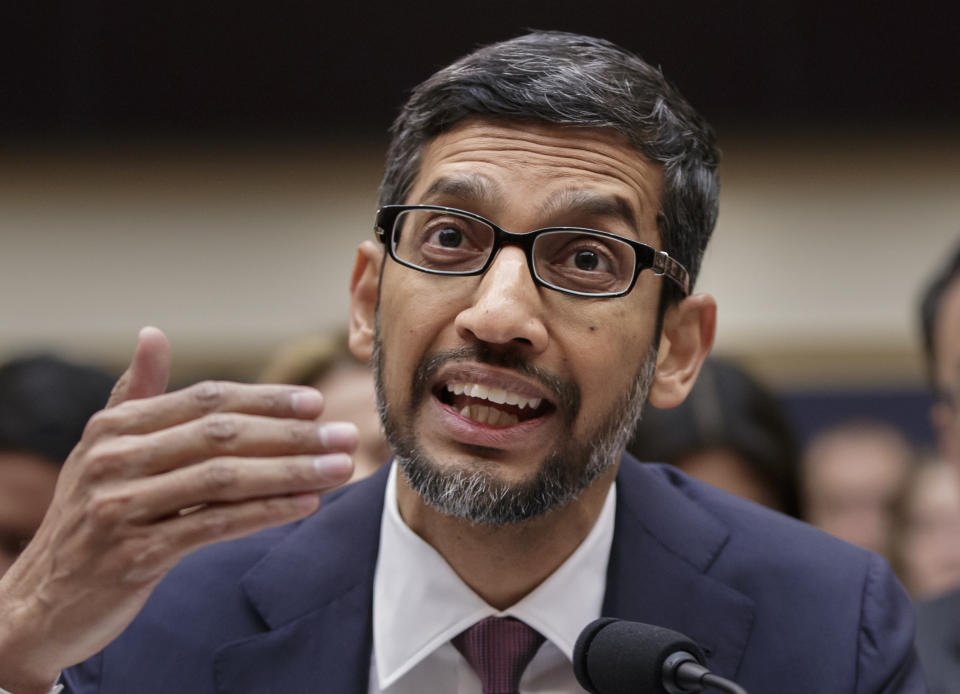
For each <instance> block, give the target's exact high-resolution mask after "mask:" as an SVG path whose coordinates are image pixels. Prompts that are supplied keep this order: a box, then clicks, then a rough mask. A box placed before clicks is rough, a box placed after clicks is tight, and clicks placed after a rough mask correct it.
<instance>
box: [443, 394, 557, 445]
mask: <svg viewBox="0 0 960 694" xmlns="http://www.w3.org/2000/svg"><path fill="white" fill-rule="evenodd" d="M428 400H429V403H430V404H429V406H428V412H427V416H428V417H431V418H432V419H433V421H435V422H437V424H438V425H439V426H438V427H437V428H438V429H439V430H440V431H441V432H444V433H446V434H447V435H448V436H449V437H450V438H452V439H453V440H455V441H456V442H458V443H463V444H468V445H473V446H482V447H484V448H495V449H501V450H506V449H518V448H521V447H530V446H531V444H532V443H533V444H534V445H536V444H535V442H532V441H531V437H532V436H534V435H535V433H536V432H537V431H538V430H539V429H541V428H543V427H545V426H547V424H549V423H550V422H552V421H553V419H554V417H555V414H556V413H555V412H549V413H547V414H545V415H542V416H540V417H537V418H535V419H528V420H526V421H523V422H517V423H516V424H511V425H509V426H505V427H492V426H488V425H486V424H481V423H480V422H475V421H473V420H472V419H470V418H468V417H464V416H463V415H462V414H460V413H459V412H457V411H456V410H455V409H454V408H452V407H450V406H449V405H446V404H444V403H442V402H440V401H439V400H438V399H437V398H436V397H434V396H433V395H432V394H431V396H430V398H429V399H428Z"/></svg>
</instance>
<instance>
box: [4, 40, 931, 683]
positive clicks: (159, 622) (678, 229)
mask: <svg viewBox="0 0 960 694" xmlns="http://www.w3.org/2000/svg"><path fill="white" fill-rule="evenodd" d="M716 167H717V150H716V148H715V145H714V137H713V134H712V132H711V130H710V128H709V127H708V126H707V124H706V123H705V122H704V121H703V120H702V119H701V118H700V116H699V115H697V113H696V112H695V111H694V110H693V109H692V108H691V107H690V105H689V104H688V103H687V102H686V101H685V100H684V99H683V98H682V97H681V96H680V95H679V94H678V93H677V91H676V90H675V89H674V88H673V87H671V86H670V85H669V84H668V83H667V82H666V81H665V80H664V78H663V76H662V75H661V73H660V72H659V70H657V69H655V68H652V67H651V66H649V65H647V64H646V63H644V62H643V61H641V60H639V59H638V58H637V57H635V56H633V55H632V54H630V53H627V52H626V51H623V50H622V49H620V48H618V47H616V46H614V45H612V44H610V43H608V42H606V41H601V40H597V39H591V38H588V37H582V36H576V35H572V34H563V33H550V32H547V33H534V34H530V35H527V36H523V37H520V38H517V39H514V40H512V41H507V42H504V43H501V44H496V45H492V46H488V47H485V48H482V49H479V50H478V51H476V52H474V53H472V54H471V55H469V56H467V57H465V58H463V59H462V60H460V61H458V62H456V63H454V64H453V65H451V66H449V67H447V68H444V69H443V70H440V71H439V72H438V73H436V74H435V75H433V76H432V77H430V78H429V79H428V80H427V81H426V82H424V83H423V84H421V85H420V86H419V87H418V88H417V89H416V90H414V92H413V94H412V96H411V98H410V100H409V101H408V102H407V104H406V106H405V107H404V108H403V110H402V112H401V114H400V116H399V118H398V119H397V121H396V123H395V125H394V129H393V139H392V142H391V145H390V148H389V150H388V153H387V166H386V173H385V176H384V180H383V185H382V187H381V191H380V205H381V207H380V212H379V214H378V215H377V219H376V229H375V235H376V239H375V240H374V239H371V240H369V241H365V242H364V243H363V244H361V246H360V249H359V252H358V255H357V261H356V265H355V268H354V271H353V275H352V279H351V310H350V316H351V337H350V343H351V348H352V350H353V351H354V353H355V354H357V355H358V356H360V357H363V358H369V359H371V360H372V362H373V365H374V368H375V372H376V381H377V390H378V407H379V409H380V414H381V418H382V420H383V422H384V426H385V430H386V433H387V436H388V439H389V441H390V444H391V447H392V448H393V450H394V451H395V452H396V456H395V459H394V464H392V465H389V466H385V467H384V468H383V469H382V471H381V472H379V473H378V474H376V475H374V476H373V477H371V478H369V479H368V480H367V481H363V482H359V483H357V484H355V485H351V486H349V487H347V488H345V489H344V490H338V491H337V492H335V493H333V494H331V495H330V496H328V497H326V498H325V500H324V502H323V505H322V507H321V508H320V510H319V511H318V512H317V513H315V514H314V513H313V511H315V510H316V509H317V501H316V498H315V494H312V493H311V492H312V491H313V490H318V489H321V488H323V487H324V486H327V485H331V484H335V483H337V482H339V481H341V480H342V479H343V478H344V477H345V476H347V475H348V474H349V466H348V465H345V464H344V461H345V458H346V456H345V455H344V451H349V450H350V449H351V448H352V446H354V445H355V438H356V433H355V431H352V430H351V429H350V428H349V427H346V426H342V425H340V426H336V427H334V426H331V425H327V426H325V427H321V428H320V429H319V430H317V428H316V426H313V428H312V429H311V428H310V426H308V425H312V423H313V419H314V418H315V417H316V416H317V414H318V413H319V410H320V408H321V404H320V402H319V399H318V397H317V396H316V395H315V394H313V395H311V394H310V393H308V392H306V391H292V390H290V389H289V388H288V389H285V390H284V389H277V388H271V387H269V386H237V385H231V384H203V385H202V386H199V387H197V388H193V389H188V390H187V391H183V392H180V393H173V394H168V395H159V393H160V392H161V391H162V389H163V381H164V375H165V369H166V368H167V359H168V345H167V343H166V341H165V339H164V338H163V336H162V334H160V333H159V332H158V331H153V330H147V331H145V332H144V333H142V334H141V339H140V344H139V345H138V349H137V352H136V354H135V356H134V360H133V364H132V367H131V370H130V371H129V372H128V375H127V377H126V378H125V379H124V380H122V381H121V384H120V385H119V386H118V389H117V393H116V397H115V400H114V402H115V403H116V404H115V406H114V407H112V408H110V409H108V410H107V411H106V412H105V413H104V414H103V415H102V416H98V417H96V418H94V420H93V421H92V422H91V425H90V427H89V428H88V437H87V438H86V440H85V442H84V443H82V444H81V446H80V448H79V449H78V451H77V452H76V453H75V457H74V459H73V460H72V461H70V462H71V465H70V468H69V476H68V479H67V481H65V482H64V483H63V489H62V493H61V497H60V499H59V502H60V506H59V507H58V508H60V511H59V514H60V518H55V519H53V520H51V521H50V522H49V524H48V528H47V530H46V532H44V531H43V529H42V530H41V533H40V534H38V539H37V541H35V543H34V545H33V551H32V552H31V551H30V548H28V552H27V553H25V555H24V557H22V559H21V563H20V565H19V567H17V566H15V567H14V570H13V571H12V572H11V574H8V578H10V580H7V581H6V582H5V584H4V585H0V606H2V607H6V608H7V609H9V610H12V614H13V615H14V619H12V620H9V621H8V624H11V623H12V624H13V625H14V626H13V627H11V626H7V627H6V628H5V629H4V631H3V633H0V685H3V686H5V687H8V688H10V690H11V691H15V692H16V694H21V693H22V694H29V692H31V691H45V690H46V688H45V687H46V686H49V685H48V684H47V683H49V681H51V680H53V678H54V677H56V675H57V672H58V671H59V670H60V668H62V667H65V666H67V665H70V664H71V663H73V662H76V661H78V660H81V659H82V658H85V657H88V656H91V655H92V657H91V658H90V659H89V660H87V661H86V662H84V663H83V664H82V665H80V666H78V667H75V668H71V669H69V670H68V671H67V672H66V673H65V674H64V679H65V682H66V684H67V685H68V688H69V690H70V691H76V692H96V691H101V692H131V691H137V692H157V693H159V692H165V693H168V692H197V693H199V692H209V693H210V694H212V693H213V692H221V693H224V692H251V693H252V692H284V693H289V692H308V691H309V692H331V693H336V694H346V693H352V694H423V693H424V692H450V693H456V694H480V692H484V693H485V694H491V693H493V692H496V693H498V694H509V693H512V694H517V693H518V692H522V693H523V694H533V693H537V694H548V693H550V694H561V693H564V694H565V693H569V692H577V691H582V689H581V687H580V685H578V683H577V680H576V679H575V677H574V672H573V668H572V666H571V657H572V651H573V646H574V642H575V641H576V639H577V636H578V634H579V632H580V630H581V629H582V628H583V627H584V625H586V624H587V623H588V622H590V621H591V620H593V619H595V618H597V617H599V616H600V615H609V616H615V617H620V618H623V619H628V620H635V621H644V622H650V623H654V624H658V625H661V626H666V627H669V628H672V629H676V630H678V631H681V632H684V633H686V634H688V635H690V636H691V637H693V638H694V639H695V640H696V641H697V642H698V643H699V644H700V646H701V647H702V648H703V649H704V651H705V653H706V654H707V655H706V658H707V663H708V665H709V666H710V667H711V668H712V669H713V670H714V671H716V672H718V673H719V674H721V675H724V676H726V677H730V678H736V679H737V680H739V681H740V682H741V683H742V684H743V686H745V687H746V688H747V689H750V690H752V691H755V692H763V691H777V692H780V693H785V692H797V693H798V694H799V693H800V692H804V693H806V692H811V691H816V692H826V691H830V692H915V691H922V689H923V687H922V684H921V683H920V682H919V674H918V671H917V668H916V664H915V660H916V659H915V656H914V653H913V649H912V640H913V623H912V617H911V616H910V611H909V605H908V603H907V601H906V598H905V595H904V593H903V591H902V589H901V588H900V587H899V585H898V584H897V583H896V581H895V579H894V578H893V577H892V574H891V572H890V570H889V568H888V567H887V566H886V564H885V563H884V562H883V561H882V560H881V559H880V558H878V557H876V556H875V555H871V554H869V553H868V552H865V551H863V550H860V549H856V548H853V547H850V546H847V545H844V544H842V543H840V542H838V541H836V540H833V539H831V538H828V537H826V536H825V535H823V534H821V533H819V532H817V531H815V530H813V529H811V528H809V527H807V526H803V525H802V524H799V523H797V522H795V521H793V520H790V519H787V518H785V517H783V516H780V515H778V514H776V513H774V512H771V511H768V510H766V509H763V508H760V507H758V506H754V505H751V504H749V503H748V502H744V501H742V500H739V499H736V498H733V497H731V496H729V495H726V494H724V493H722V492H720V491H718V490H716V489H713V488H711V487H708V486H706V485H704V484H702V483H698V482H696V481H694V480H691V479H690V478H688V477H686V476H684V475H683V474H682V473H679V472H677V471H675V470H673V469H671V468H667V467H663V466H658V465H641V464H639V463H638V462H637V461H635V460H633V459H631V458H629V457H625V456H624V454H623V451H624V447H625V444H626V442H627V440H628V438H629V437H630V435H631V433H632V431H633V427H634V424H635V423H636V421H637V419H638V417H639V416H640V414H641V411H642V408H643V406H644V404H645V403H650V404H651V405H654V406H657V407H671V406H674V405H676V404H678V403H680V402H681V401H682V400H683V399H684V397H685V396H686V394H687V393H688V392H689V390H690V388H691V387H692V385H693V383H694V381H695V379H696V376H697V373H698V371H699V369H700V365H701V364H702V362H703V360H704V358H705V357H706V354H707V352H708V351H709V349H710V346H711V344H712V341H713V335H714V325H715V316H716V305H715V302H714V300H713V299H712V298H711V297H709V296H707V295H705V294H691V293H690V288H691V287H692V286H693V284H694V282H695V280H696V276H697V273H698V271H699V268H700V260H701V257H702V255H703V252H704V249H705V247H706V244H707V240H708V238H709V236H710V233H711V232H712V230H713V226H714V222H715V220H716V214H717V192H718V179H717V175H716ZM749 262H750V259H749V258H745V259H744V267H740V268H734V269H732V271H736V272H743V271H744V269H745V268H747V267H748V266H749ZM66 474H68V473H67V472H65V475H66ZM311 514H312V515H311ZM308 516H309V517H308ZM303 518H305V520H301V521H300V522H297V523H294V524H292V525H284V526H282V527H280V528H279V529H274V530H268V531H266V532H263V533H259V534H256V535H253V536H250V537H245V538H243V539H240V540H237V541H235V542H230V543H223V544H217V545H214V546H212V547H210V548H208V549H204V550H202V551H200V552H195V553H193V554H191V556H189V557H187V558H186V559H184V560H183V561H182V562H179V560H180V558H181V557H182V556H183V555H185V554H186V553H187V552H189V551H190V550H192V549H195V548H196V547H198V546H201V545H206V544H210V543H212V542H214V541H215V540H218V539H223V538H226V537H236V536H239V535H245V534H247V533H249V532H251V531H252V530H255V529H258V528H262V527H266V526H270V525H277V524H281V523H285V522H289V521H295V520H297V519H303ZM53 552H56V553H57V557H58V559H57V561H52V560H50V559H48V558H47V557H49V556H50V555H51V553H53ZM178 562H179V563H178ZM175 565H176V566H175ZM174 566H175V568H174ZM31 585H33V586H36V585H40V586H42V589H41V590H39V591H34V592H33V593H31V588H30V586H31ZM36 593H40V594H41V596H42V597H41V598H34V597H32V596H33V595H35V594H36ZM148 598H149V601H148ZM144 602H146V605H145V606H144ZM141 608H143V611H142V612H140V610H141ZM138 612H140V614H139V616H136V617H135V615H136V614H137V613H138ZM131 620H133V621H132V623H131ZM128 624H129V627H128ZM111 642H112V643H111ZM108 644H109V645H108ZM104 646H105V647H106V648H105V650H103V651H102V652H101V653H99V654H97V655H94V654H95V653H96V652H97V651H99V650H100V649H101V648H104ZM654 675H656V673H651V676H654ZM493 680H496V681H497V684H496V685H494V684H493V683H492V681H493ZM18 683H20V685H21V687H20V689H16V688H15V687H16V685H17V684H18Z"/></svg>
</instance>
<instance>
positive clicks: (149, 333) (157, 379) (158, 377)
mask: <svg viewBox="0 0 960 694" xmlns="http://www.w3.org/2000/svg"><path fill="white" fill-rule="evenodd" d="M169 378H170V343H169V342H168V341H167V336H166V335H164V334H163V332H162V331H161V330H159V329H158V328H154V327H146V328H143V329H142V330H141V331H140V334H139V335H138V336H137V348H136V350H135V351H134V353H133V359H132V361H131V362H130V366H129V367H128V368H127V370H126V371H124V372H123V375H122V376H120V380H118V381H117V383H116V385H115V386H114V387H113V391H112V392H111V393H110V399H109V400H108V401H107V407H108V408H109V407H114V406H116V405H118V404H120V403H121V402H125V401H127V400H137V399H140V398H148V397H151V396H153V395H159V394H160V393H162V392H163V391H165V390H166V389H167V381H168V380H169Z"/></svg>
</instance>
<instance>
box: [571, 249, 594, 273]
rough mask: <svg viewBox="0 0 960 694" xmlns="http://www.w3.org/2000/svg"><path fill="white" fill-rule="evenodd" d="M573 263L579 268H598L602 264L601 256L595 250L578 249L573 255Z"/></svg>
mask: <svg viewBox="0 0 960 694" xmlns="http://www.w3.org/2000/svg"><path fill="white" fill-rule="evenodd" d="M573 264H574V265H576V266H577V269H578V270H587V271H589V270H596V269H597V266H598V265H599V264H600V258H599V256H597V254H596V253H594V252H593V251H577V252H576V254H575V255H574V256H573Z"/></svg>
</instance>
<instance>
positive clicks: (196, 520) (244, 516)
mask: <svg viewBox="0 0 960 694" xmlns="http://www.w3.org/2000/svg"><path fill="white" fill-rule="evenodd" d="M319 506H320V497H319V495H318V494H315V493H307V494H295V495H291V496H277V497H268V498H265V499H253V500H250V501H243V502H238V503H232V504H216V505H210V506H205V507H203V508H200V509H197V510H196V511H194V512H193V513H188V514H185V515H178V516H173V517H171V518H169V519H168V520H166V521H164V522H163V524H162V525H160V526H154V528H155V529H156V530H158V531H160V533H161V536H160V537H155V538H154V539H153V540H152V541H151V542H150V544H149V545H148V546H147V547H146V548H145V549H144V551H143V552H142V553H141V554H140V555H139V556H138V557H137V562H136V567H137V568H134V569H133V570H132V571H131V572H129V573H128V575H127V576H126V577H125V579H126V580H127V581H131V582H145V581H152V580H155V579H156V578H157V576H158V575H162V574H163V573H165V572H166V571H167V570H168V569H169V568H170V567H172V566H173V565H174V564H175V563H176V562H177V561H179V559H180V558H182V557H184V556H185V555H187V554H189V553H190V552H192V551H194V550H195V549H198V548H200V547H203V546H204V545H209V544H212V543H214V542H221V541H223V540H232V539H235V538H238V537H243V536H244V535H249V534H250V533H254V532H256V531H258V530H264V529H266V528H271V527H274V526H278V525H285V524H287V523H292V522H293V521H296V520H300V519H301V518H305V517H306V516H309V515H310V514H311V513H313V512H314V511H316V510H317V508H319Z"/></svg>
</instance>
